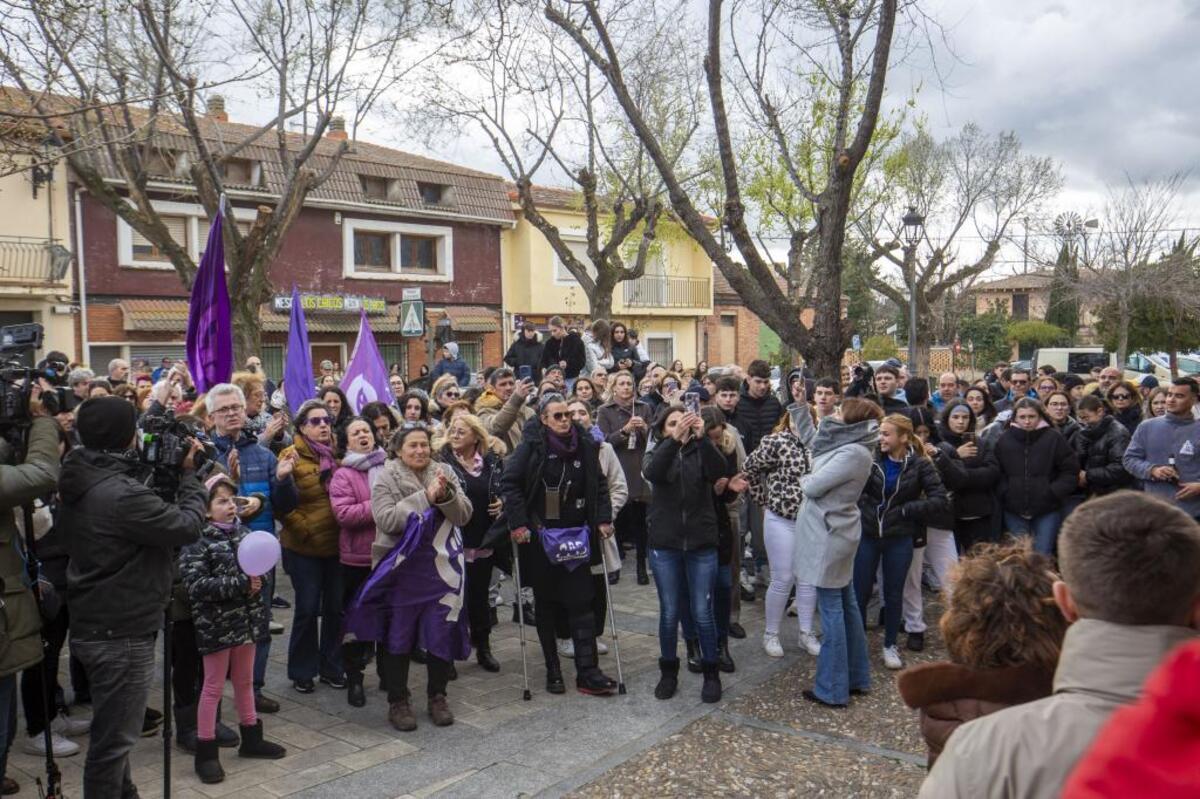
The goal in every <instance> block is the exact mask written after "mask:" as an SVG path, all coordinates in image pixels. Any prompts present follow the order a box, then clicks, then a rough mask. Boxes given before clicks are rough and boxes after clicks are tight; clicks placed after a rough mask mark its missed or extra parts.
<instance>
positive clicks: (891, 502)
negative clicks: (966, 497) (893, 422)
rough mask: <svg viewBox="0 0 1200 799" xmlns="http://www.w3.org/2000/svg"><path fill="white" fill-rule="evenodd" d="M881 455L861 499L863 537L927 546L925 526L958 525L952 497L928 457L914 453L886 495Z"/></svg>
mask: <svg viewBox="0 0 1200 799" xmlns="http://www.w3.org/2000/svg"><path fill="white" fill-rule="evenodd" d="M886 457H887V456H886V455H884V454H883V453H878V454H877V455H876V456H875V459H874V460H872V461H871V476H870V477H868V478H867V484H866V485H865V486H863V491H862V494H860V495H859V498H858V510H859V513H860V514H861V515H862V530H863V535H865V536H870V537H871V538H898V537H901V536H911V537H913V538H914V539H916V541H917V543H918V545H921V544H924V538H925V527H926V526H933V527H942V528H945V529H950V528H951V527H953V526H954V523H953V520H952V519H951V515H950V495H949V494H948V493H946V487H945V486H944V485H943V484H942V478H941V477H940V476H938V471H937V468H936V467H935V466H934V465H933V462H932V461H931V460H929V459H928V458H923V457H921V456H920V455H917V454H915V453H914V452H912V451H911V450H910V451H909V453H908V455H907V456H906V457H905V458H904V464H903V465H902V466H901V468H900V479H899V480H897V481H896V488H895V490H894V491H893V492H892V493H890V494H887V495H886V496H885V492H884V488H885V483H886V479H885V475H884V471H883V460H882V459H883V458H886Z"/></svg>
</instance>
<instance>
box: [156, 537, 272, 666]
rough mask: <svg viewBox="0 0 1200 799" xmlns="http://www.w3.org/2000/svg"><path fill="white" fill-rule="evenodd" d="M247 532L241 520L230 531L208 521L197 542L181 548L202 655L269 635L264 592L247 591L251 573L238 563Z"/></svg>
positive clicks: (182, 572)
mask: <svg viewBox="0 0 1200 799" xmlns="http://www.w3.org/2000/svg"><path fill="white" fill-rule="evenodd" d="M249 534H250V530H249V529H247V528H246V527H243V526H241V525H238V526H237V527H235V528H234V529H233V530H231V531H229V532H226V531H225V530H222V529H221V528H219V527H216V526H215V525H212V524H209V525H207V526H206V527H205V528H204V533H203V534H202V535H201V536H200V540H199V541H197V542H196V543H194V544H188V545H187V546H186V547H184V548H183V550H182V551H181V552H180V553H179V572H180V576H181V578H182V579H183V585H184V587H185V588H187V592H188V599H190V600H191V602H192V620H193V623H194V624H195V625H196V646H197V648H198V649H199V650H200V654H201V655H207V654H210V653H212V652H218V651H220V650H222V649H228V648H229V647H232V646H237V645H238V644H248V643H258V642H260V641H266V640H268V639H269V638H270V637H271V633H270V630H269V629H268V626H267V611H266V608H264V607H263V601H262V596H261V595H259V594H253V595H251V594H250V593H248V589H249V587H250V578H249V577H247V576H246V574H245V572H243V571H242V570H241V567H239V566H238V562H237V548H238V544H240V543H241V542H242V539H243V538H245V537H246V536H247V535H249Z"/></svg>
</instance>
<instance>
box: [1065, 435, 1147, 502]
mask: <svg viewBox="0 0 1200 799" xmlns="http://www.w3.org/2000/svg"><path fill="white" fill-rule="evenodd" d="M1129 439H1130V435H1129V431H1128V430H1127V429H1126V428H1125V426H1124V425H1123V424H1121V423H1120V422H1119V421H1117V419H1116V418H1115V417H1112V416H1105V417H1104V418H1103V419H1101V420H1100V424H1098V425H1096V426H1095V427H1083V428H1081V429H1080V431H1079V432H1078V433H1076V435H1075V437H1074V438H1073V439H1072V440H1071V446H1072V447H1073V448H1074V450H1075V454H1076V455H1077V456H1078V457H1079V468H1080V470H1081V471H1083V472H1085V473H1086V474H1087V488H1086V489H1084V491H1085V492H1086V493H1087V495H1088V496H1089V497H1098V496H1103V495H1104V494H1111V493H1112V492H1114V491H1116V490H1118V489H1121V488H1131V487H1132V486H1133V476H1132V475H1131V474H1129V472H1127V471H1125V467H1124V466H1123V465H1122V463H1121V460H1122V458H1124V457H1125V448H1126V447H1128V446H1129Z"/></svg>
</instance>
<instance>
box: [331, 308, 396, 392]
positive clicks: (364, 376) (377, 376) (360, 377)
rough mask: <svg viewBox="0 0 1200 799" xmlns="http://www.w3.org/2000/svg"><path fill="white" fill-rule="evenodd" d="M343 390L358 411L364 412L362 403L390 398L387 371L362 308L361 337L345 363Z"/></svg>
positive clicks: (359, 326)
mask: <svg viewBox="0 0 1200 799" xmlns="http://www.w3.org/2000/svg"><path fill="white" fill-rule="evenodd" d="M342 390H343V391H345V392H346V399H348V400H349V401H350V407H351V408H352V409H353V410H354V412H355V413H362V409H363V406H364V405H366V404H367V403H370V402H379V401H381V400H382V401H383V402H387V401H388V399H390V398H391V391H390V390H389V388H388V371H387V366H386V365H385V364H384V361H383V355H381V354H380V352H379V347H378V346H377V345H376V344H375V334H374V333H372V332H371V325H370V323H369V322H368V321H367V312H366V311H363V312H362V316H361V318H360V319H359V322H358V341H356V342H355V343H354V352H353V353H352V354H351V355H350V363H348V364H346V376H345V377H344V378H342Z"/></svg>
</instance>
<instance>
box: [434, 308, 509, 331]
mask: <svg viewBox="0 0 1200 799" xmlns="http://www.w3.org/2000/svg"><path fill="white" fill-rule="evenodd" d="M444 310H445V312H446V316H447V317H449V318H450V327H451V329H453V330H455V331H459V332H462V333H495V332H496V331H498V330H499V329H500V314H499V313H498V312H497V311H494V310H492V309H491V308H485V307H483V306H482V305H448V306H446V307H445V309H444Z"/></svg>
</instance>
